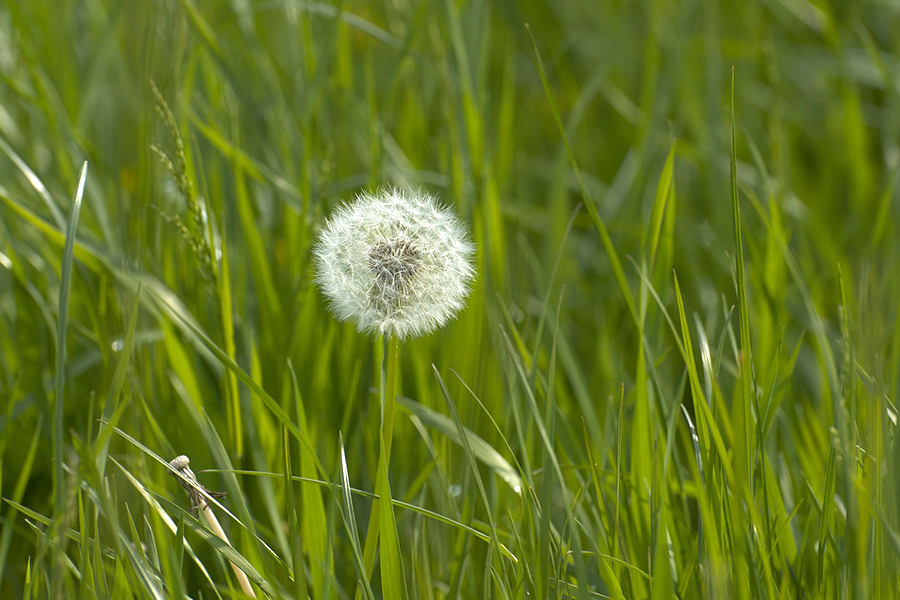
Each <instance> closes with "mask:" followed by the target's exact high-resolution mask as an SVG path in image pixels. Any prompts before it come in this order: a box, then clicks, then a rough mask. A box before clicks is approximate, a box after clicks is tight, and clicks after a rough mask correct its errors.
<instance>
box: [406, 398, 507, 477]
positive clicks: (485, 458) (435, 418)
mask: <svg viewBox="0 0 900 600" xmlns="http://www.w3.org/2000/svg"><path fill="white" fill-rule="evenodd" d="M397 404H398V405H400V406H401V407H402V408H405V409H406V410H408V411H409V412H410V413H412V414H414V415H415V416H417V417H418V418H420V419H421V420H422V421H423V422H424V423H425V424H427V425H429V426H431V427H433V428H435V429H437V430H438V431H440V432H441V433H442V434H444V435H446V436H447V437H448V438H450V439H451V440H453V441H454V442H455V443H457V444H459V445H460V446H463V445H464V444H468V446H469V449H470V450H471V451H472V454H473V455H474V456H475V458H477V459H478V460H480V461H481V462H483V463H484V464H485V465H486V466H487V467H488V468H490V469H491V470H492V471H493V472H494V473H496V474H497V475H498V476H499V477H500V479H502V480H503V481H505V482H506V483H507V484H509V486H510V487H511V488H512V490H513V491H514V492H516V493H517V494H519V493H521V491H522V478H521V477H520V476H519V473H518V471H517V470H516V469H514V468H513V466H512V465H510V464H509V462H508V461H507V460H506V459H505V458H503V455H502V454H500V453H499V452H498V451H497V450H495V449H494V447H493V446H491V445H490V444H488V443H487V442H486V441H484V439H483V438H481V437H479V436H478V435H476V434H475V433H473V432H472V431H471V430H470V429H467V428H465V427H463V428H462V431H463V435H464V436H465V437H466V441H465V442H463V439H462V437H461V436H460V429H459V428H458V427H457V426H456V423H454V421H453V420H452V419H449V418H447V417H445V416H444V415H442V414H441V413H439V412H437V411H434V410H431V409H430V408H428V407H427V406H424V405H422V404H419V403H418V402H416V401H415V400H411V399H409V398H405V397H403V396H398V397H397Z"/></svg>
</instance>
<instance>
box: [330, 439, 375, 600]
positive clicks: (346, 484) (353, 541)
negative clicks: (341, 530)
mask: <svg viewBox="0 0 900 600" xmlns="http://www.w3.org/2000/svg"><path fill="white" fill-rule="evenodd" d="M338 446H339V447H340V452H341V490H342V497H343V501H344V502H343V509H344V526H345V527H346V528H347V534H348V535H349V536H350V548H351V549H352V551H353V564H354V566H355V567H356V575H357V577H358V581H359V582H360V587H359V589H360V591H361V593H362V594H363V595H364V596H365V597H366V598H367V599H368V600H374V598H375V595H374V594H373V593H372V587H371V586H370V584H369V575H368V571H367V569H366V565H365V561H364V560H363V553H362V548H360V545H359V531H358V530H357V527H356V512H355V511H354V509H353V496H352V495H351V492H350V489H351V488H350V475H349V474H348V473H347V455H346V453H345V452H344V442H343V438H342V436H341V435H338Z"/></svg>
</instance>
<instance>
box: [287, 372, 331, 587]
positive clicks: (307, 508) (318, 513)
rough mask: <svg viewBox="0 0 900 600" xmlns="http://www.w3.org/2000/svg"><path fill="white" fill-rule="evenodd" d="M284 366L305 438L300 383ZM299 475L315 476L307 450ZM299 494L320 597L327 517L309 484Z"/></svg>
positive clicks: (327, 560)
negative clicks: (288, 376) (289, 375)
mask: <svg viewBox="0 0 900 600" xmlns="http://www.w3.org/2000/svg"><path fill="white" fill-rule="evenodd" d="M288 369H289V370H290V372H291V383H292V390H293V396H294V402H295V403H296V407H297V424H298V427H299V428H300V431H301V433H302V434H303V435H304V436H305V437H307V438H309V437H310V434H309V429H308V425H307V420H306V408H305V407H304V403H303V397H302V396H301V394H300V386H299V385H298V383H297V377H296V373H295V372H294V366H293V364H291V363H288ZM300 475H301V477H304V478H307V479H309V478H314V477H315V476H316V460H315V458H314V457H311V456H310V454H309V450H304V451H303V452H301V455H300ZM300 494H301V498H302V499H303V503H302V505H301V509H300V510H301V513H300V514H301V517H300V522H301V530H302V532H303V537H304V539H305V542H304V543H305V546H306V548H307V551H308V552H309V560H310V571H312V574H313V578H312V582H313V593H314V596H315V597H316V598H323V597H325V596H326V594H327V591H326V590H327V579H328V578H327V574H328V572H329V571H330V570H331V569H332V568H333V565H334V557H333V554H332V551H331V548H330V547H329V545H328V530H327V527H328V518H327V517H326V514H325V504H324V503H323V501H322V495H321V494H320V493H319V490H318V489H317V488H315V487H313V486H310V485H303V486H301V488H300Z"/></svg>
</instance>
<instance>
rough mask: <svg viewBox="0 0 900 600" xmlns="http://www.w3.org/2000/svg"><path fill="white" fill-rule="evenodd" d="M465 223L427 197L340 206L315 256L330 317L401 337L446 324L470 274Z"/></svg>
mask: <svg viewBox="0 0 900 600" xmlns="http://www.w3.org/2000/svg"><path fill="white" fill-rule="evenodd" d="M474 252H475V247H474V246H473V244H472V243H471V242H470V241H469V239H468V235H467V233H466V230H465V228H464V226H463V224H462V223H461V222H460V221H459V219H457V218H456V217H455V216H454V215H453V213H452V212H450V211H449V210H448V209H447V208H444V207H442V206H441V205H440V204H438V203H437V201H436V200H435V199H434V198H433V197H431V196H429V195H428V194H425V193H422V192H418V191H413V190H401V189H395V188H392V189H386V190H381V191H379V192H377V193H375V194H368V193H364V194H361V195H360V196H358V197H357V198H356V200H355V201H354V202H352V203H350V204H346V205H344V206H342V207H340V208H338V209H337V210H336V211H335V213H334V214H333V215H332V216H331V218H330V219H329V220H328V222H327V223H326V224H325V227H324V228H323V230H322V231H321V233H320V234H319V239H318V242H317V243H316V245H315V247H314V249H313V254H314V257H315V262H316V267H317V269H316V270H317V274H316V282H317V284H318V285H319V288H320V289H321V291H322V293H323V294H324V296H325V297H326V298H327V299H328V300H329V302H330V305H331V308H332V310H333V311H334V313H335V316H336V317H337V318H338V319H340V320H342V321H349V320H353V321H355V322H356V324H357V327H358V329H359V330H360V331H365V332H369V333H376V332H377V333H381V334H385V335H391V336H393V337H397V338H400V339H403V338H405V337H418V336H420V335H425V334H427V333H430V332H432V331H434V330H435V329H437V328H439V327H441V326H443V325H444V324H446V323H447V321H449V320H450V318H452V317H453V316H454V315H455V314H456V313H457V312H459V310H460V309H462V307H463V303H464V301H465V299H466V296H468V294H469V285H470V283H471V281H472V278H473V277H474V275H475V271H474V269H473V267H472V255H473V254H474Z"/></svg>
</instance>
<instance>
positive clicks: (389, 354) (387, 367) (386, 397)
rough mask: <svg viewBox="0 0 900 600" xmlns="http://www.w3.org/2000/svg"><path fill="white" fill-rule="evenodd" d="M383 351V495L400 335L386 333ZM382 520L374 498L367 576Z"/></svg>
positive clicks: (366, 550)
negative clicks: (397, 336)
mask: <svg viewBox="0 0 900 600" xmlns="http://www.w3.org/2000/svg"><path fill="white" fill-rule="evenodd" d="M382 344H383V352H382V356H381V385H380V388H381V438H382V441H383V442H384V445H383V446H382V448H381V452H379V454H378V470H377V471H376V475H375V492H376V493H377V494H378V495H379V496H383V495H384V493H385V490H384V489H382V488H383V487H384V482H383V481H382V480H381V471H382V465H384V472H385V473H387V472H388V467H389V466H390V464H391V440H392V439H393V437H394V400H395V398H396V389H397V386H396V383H397V351H398V347H399V342H398V340H397V338H394V337H391V336H388V335H385V336H383V338H382ZM378 534H379V520H378V500H373V501H372V510H371V512H370V514H369V529H368V531H367V533H366V545H365V548H364V550H363V564H364V565H365V567H366V576H367V577H371V576H372V569H373V568H374V567H375V551H376V549H377V548H378ZM359 593H360V590H359V589H357V593H356V597H357V598H359V597H360V596H359Z"/></svg>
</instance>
